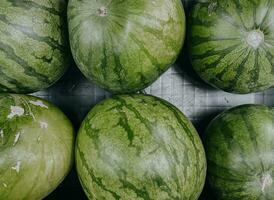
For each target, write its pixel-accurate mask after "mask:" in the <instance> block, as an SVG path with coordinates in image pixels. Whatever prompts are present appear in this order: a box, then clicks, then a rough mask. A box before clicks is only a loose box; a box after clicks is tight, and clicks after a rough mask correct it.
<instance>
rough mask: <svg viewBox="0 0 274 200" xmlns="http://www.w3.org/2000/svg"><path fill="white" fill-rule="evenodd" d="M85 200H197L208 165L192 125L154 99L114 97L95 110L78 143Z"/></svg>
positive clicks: (83, 127)
mask: <svg viewBox="0 0 274 200" xmlns="http://www.w3.org/2000/svg"><path fill="white" fill-rule="evenodd" d="M76 166H77V171H78V175H79V178H80V181H81V184H82V186H83V188H84V190H85V192H86V195H87V196H88V198H89V199H107V200H115V199H120V200H129V199H130V200H137V199H138V200H139V199H146V200H166V199H178V200H179V199H180V200H190V199H191V200H196V199H198V197H199V195H200V193H201V190H202V188H203V185H204V180H205V173H206V159H205V153H204V149H203V145H202V143H201V141H200V138H199V136H198V134H197V132H196V130H195V128H194V127H193V125H192V124H191V122H190V121H189V120H188V119H187V118H186V117H185V116H184V115H183V114H182V113H181V112H180V111H179V110H178V109H177V108H175V107H174V106H173V105H171V104H170V103H168V102H166V101H164V100H161V99H159V98H156V97H153V96H145V95H131V96H130V95H121V96H114V97H111V98H109V99H107V100H104V101H102V102H100V103H99V104H98V105H96V106H95V107H94V108H93V109H92V110H91V111H90V113H89V114H88V115H87V117H86V118H85V120H84V121H83V123H82V125H81V128H80V130H79V133H78V136H77V142H76Z"/></svg>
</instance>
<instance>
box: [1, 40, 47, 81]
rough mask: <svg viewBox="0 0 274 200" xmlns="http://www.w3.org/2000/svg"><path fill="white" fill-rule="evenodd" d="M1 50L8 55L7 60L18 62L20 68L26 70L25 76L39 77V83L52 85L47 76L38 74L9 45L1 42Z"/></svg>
mask: <svg viewBox="0 0 274 200" xmlns="http://www.w3.org/2000/svg"><path fill="white" fill-rule="evenodd" d="M0 50H1V51H2V52H4V53H5V54H6V56H7V58H9V59H11V60H12V61H14V62H16V63H17V64H18V65H19V66H21V67H22V68H23V69H24V72H25V74H27V75H29V76H31V77H37V79H38V80H39V81H42V82H44V83H47V84H48V83H51V80H50V79H49V78H48V77H47V76H45V75H43V74H41V73H38V72H36V71H35V69H34V68H32V67H31V66H30V65H29V64H28V63H27V62H26V61H25V60H23V59H22V58H20V57H19V56H17V55H16V53H15V52H14V50H13V48H12V47H10V46H9V45H6V44H4V43H2V42H0Z"/></svg>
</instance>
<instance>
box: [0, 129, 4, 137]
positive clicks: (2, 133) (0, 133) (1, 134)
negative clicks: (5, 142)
mask: <svg viewBox="0 0 274 200" xmlns="http://www.w3.org/2000/svg"><path fill="white" fill-rule="evenodd" d="M0 137H1V138H2V139H3V138H4V131H3V130H2V129H0Z"/></svg>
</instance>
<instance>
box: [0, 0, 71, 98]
mask: <svg viewBox="0 0 274 200" xmlns="http://www.w3.org/2000/svg"><path fill="white" fill-rule="evenodd" d="M68 46H69V45H68V37H67V27H66V1H65V0H54V1H50V0H0V92H13V93H31V92H34V91H38V90H41V89H44V88H47V87H49V86H50V85H52V84H53V83H54V82H56V81H57V80H58V79H59V78H60V77H61V76H62V75H63V74H64V72H65V70H66V69H67V66H68V60H69V59H68V58H69V47H68Z"/></svg>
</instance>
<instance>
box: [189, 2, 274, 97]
mask: <svg viewBox="0 0 274 200" xmlns="http://www.w3.org/2000/svg"><path fill="white" fill-rule="evenodd" d="M190 18H191V19H190V27H189V28H190V29H189V32H190V33H189V50H190V57H191V60H192V64H193V67H194V69H195V70H196V71H197V73H198V74H199V75H200V76H201V77H202V79H204V80H205V81H207V82H208V83H210V84H211V85H213V86H215V87H217V88H220V89H222V90H224V91H227V92H232V93H250V92H256V91H261V90H265V89H267V88H270V87H273V86H274V21H273V18H274V1H273V0H252V1H251V0H230V1H228V0H206V1H203V2H202V3H197V4H196V5H195V6H194V8H193V10H192V12H191V17H190Z"/></svg>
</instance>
